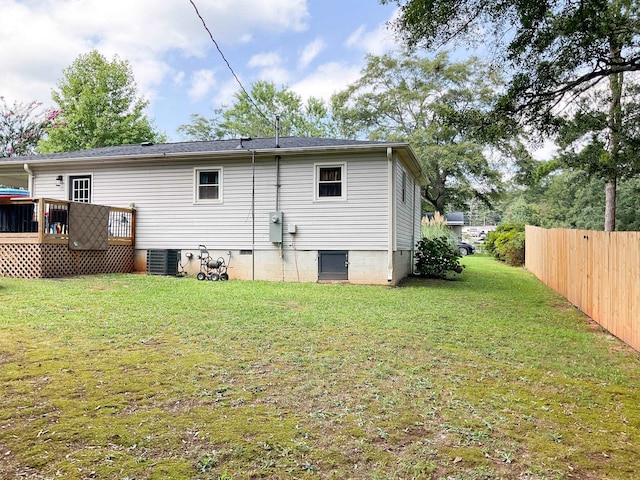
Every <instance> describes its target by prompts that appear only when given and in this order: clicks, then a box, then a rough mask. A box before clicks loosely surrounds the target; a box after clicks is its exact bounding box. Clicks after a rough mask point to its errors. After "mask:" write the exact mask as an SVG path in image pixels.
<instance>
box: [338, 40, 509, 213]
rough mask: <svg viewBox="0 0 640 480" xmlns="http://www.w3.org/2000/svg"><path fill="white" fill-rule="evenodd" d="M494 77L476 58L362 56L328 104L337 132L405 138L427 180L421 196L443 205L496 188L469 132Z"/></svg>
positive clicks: (486, 195) (491, 194)
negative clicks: (354, 74) (352, 78)
mask: <svg viewBox="0 0 640 480" xmlns="http://www.w3.org/2000/svg"><path fill="white" fill-rule="evenodd" d="M498 83H499V81H498V78H496V77H493V76H491V75H487V74H486V70H485V69H484V68H483V66H482V64H481V63H480V62H479V61H477V60H475V59H472V60H469V61H467V62H463V63H452V62H450V61H449V59H448V56H447V54H441V55H439V56H437V57H436V58H434V59H428V58H423V57H418V56H412V55H409V54H407V53H405V54H401V55H398V56H391V55H385V56H369V57H368V59H367V65H366V67H365V68H364V70H363V72H362V76H361V78H360V79H359V80H358V81H356V82H355V83H354V84H353V85H351V86H350V87H348V88H347V89H346V90H345V91H343V92H340V93H339V94H337V95H335V96H334V97H333V112H334V115H335V116H336V118H337V119H338V124H339V129H340V132H341V133H342V134H343V135H346V136H349V137H364V138H369V139H371V140H385V141H407V142H409V143H410V145H411V146H412V147H413V149H414V150H415V152H416V154H417V156H418V158H419V160H420V163H421V165H422V168H423V170H424V173H425V176H426V177H427V180H428V185H427V187H426V189H425V192H424V196H425V199H426V200H427V202H428V203H429V204H430V206H431V208H433V209H434V210H435V211H437V212H440V213H442V212H444V210H445V208H446V207H454V208H460V207H461V206H462V205H464V204H465V203H466V201H467V200H469V199H470V198H480V199H481V200H483V201H484V202H486V203H490V201H491V200H492V199H494V198H495V197H496V196H497V194H498V192H499V189H500V174H499V173H498V171H497V170H496V169H495V168H492V166H491V165H490V163H489V161H488V159H487V157H486V155H485V147H486V143H484V142H482V141H481V140H479V137H478V136H477V135H476V134H477V131H478V126H479V123H478V122H480V121H481V119H482V115H483V113H484V112H486V111H487V110H488V108H489V107H490V106H491V105H492V102H493V100H494V88H495V87H496V85H497V84H498Z"/></svg>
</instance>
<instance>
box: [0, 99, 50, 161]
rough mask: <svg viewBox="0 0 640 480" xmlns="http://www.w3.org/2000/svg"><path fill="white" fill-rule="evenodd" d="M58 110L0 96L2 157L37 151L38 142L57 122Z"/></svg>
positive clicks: (37, 103)
mask: <svg viewBox="0 0 640 480" xmlns="http://www.w3.org/2000/svg"><path fill="white" fill-rule="evenodd" d="M59 113H60V112H59V111H58V110H54V109H43V108H42V103H40V102H36V101H33V102H30V103H19V102H13V104H11V105H9V104H8V103H7V101H6V100H5V98H4V97H0V157H14V156H19V155H31V154H33V153H36V146H37V145H38V142H39V141H40V140H41V139H42V138H43V137H44V136H45V134H46V131H47V129H48V128H49V127H51V126H53V125H55V124H56V117H58V115H59Z"/></svg>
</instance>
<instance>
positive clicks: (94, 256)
mask: <svg viewBox="0 0 640 480" xmlns="http://www.w3.org/2000/svg"><path fill="white" fill-rule="evenodd" d="M132 271H133V246H132V245H109V247H108V249H107V250H70V249H69V247H68V246H67V245H58V244H28V243H12V244H4V245H0V276H1V277H14V278H59V277H70V276H75V275H93V274H97V273H131V272H132Z"/></svg>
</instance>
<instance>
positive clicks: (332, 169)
mask: <svg viewBox="0 0 640 480" xmlns="http://www.w3.org/2000/svg"><path fill="white" fill-rule="evenodd" d="M315 177H316V182H315V183H316V200H342V199H345V198H347V191H346V190H347V187H346V185H347V182H346V167H345V164H344V163H338V164H317V165H316V172H315Z"/></svg>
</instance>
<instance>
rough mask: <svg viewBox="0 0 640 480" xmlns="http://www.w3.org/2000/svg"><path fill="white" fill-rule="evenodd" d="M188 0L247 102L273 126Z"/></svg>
mask: <svg viewBox="0 0 640 480" xmlns="http://www.w3.org/2000/svg"><path fill="white" fill-rule="evenodd" d="M189 2H190V3H191V5H193V9H194V10H195V11H196V15H198V18H200V21H201V22H202V26H203V27H204V29H205V30H206V31H207V33H208V34H209V38H211V41H212V42H213V44H214V45H215V46H216V49H217V50H218V53H220V56H221V57H222V59H223V60H224V63H226V64H227V68H229V71H230V72H231V74H232V75H233V78H235V79H236V82H237V83H238V85H240V89H241V90H242V92H243V93H244V94H245V95H246V96H247V98H248V99H249V102H251V104H252V105H253V106H254V107H255V109H256V110H257V111H258V113H259V114H260V115H261V116H262V117H263V118H264V119H265V120H266V121H267V122H269V123H270V124H271V125H272V126H274V127H275V124H274V123H273V122H272V121H271V120H270V119H269V117H267V116H266V115H265V114H264V113H263V112H262V110H260V107H259V106H258V104H257V103H256V102H255V101H254V100H253V98H252V97H251V95H249V92H247V90H246V89H245V88H244V85H242V82H241V81H240V79H239V78H238V75H236V72H234V70H233V68H232V67H231V64H230V63H229V60H227V57H225V56H224V53H222V50H221V49H220V46H219V45H218V42H216V39H215V38H213V34H212V33H211V30H209V27H208V26H207V23H206V22H205V21H204V18H202V15H200V12H199V11H198V7H196V4H195V3H194V2H193V0H189Z"/></svg>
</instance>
